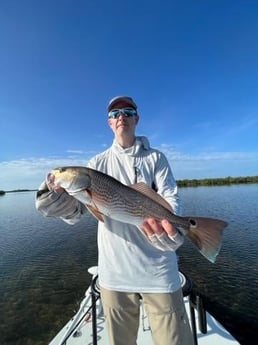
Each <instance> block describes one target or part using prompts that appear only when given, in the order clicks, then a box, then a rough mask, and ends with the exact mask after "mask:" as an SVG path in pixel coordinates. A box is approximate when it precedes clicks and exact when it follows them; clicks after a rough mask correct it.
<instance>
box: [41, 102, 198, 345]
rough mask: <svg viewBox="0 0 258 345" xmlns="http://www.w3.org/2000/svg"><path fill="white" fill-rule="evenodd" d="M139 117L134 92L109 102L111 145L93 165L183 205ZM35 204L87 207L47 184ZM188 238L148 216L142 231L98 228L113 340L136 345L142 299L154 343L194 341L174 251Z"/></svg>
mask: <svg viewBox="0 0 258 345" xmlns="http://www.w3.org/2000/svg"><path fill="white" fill-rule="evenodd" d="M138 121H139V114H138V111H137V105H136V103H135V102H134V100H133V99H132V98H131V97H128V96H117V97H115V98H113V99H112V100H111V101H110V102H109V104H108V123H109V126H110V128H111V129H112V131H113V132H114V142H113V144H112V146H111V147H110V148H109V149H107V150H106V151H104V152H102V153H100V154H98V155H97V156H95V157H93V158H92V159H91V160H90V162H89V164H88V166H89V167H90V168H93V169H96V170H99V171H102V172H104V173H106V174H108V175H111V176H113V177H114V178H116V179H117V180H119V181H120V182H122V183H124V184H126V185H130V184H134V183H137V182H145V183H146V184H148V185H149V186H150V187H152V188H153V189H155V190H156V191H157V193H159V194H160V195H161V196H162V197H163V198H164V199H165V200H166V201H167V202H168V203H169V204H170V205H171V208H172V211H173V212H174V213H177V212H178V210H179V199H178V195H177V186H176V182H175V180H174V177H173V174H172V172H171V169H170V166H169V164H168V161H167V159H166V157H165V156H164V154H162V153H161V152H160V151H158V150H155V149H153V148H151V147H150V145H149V142H148V139H147V138H146V137H138V136H136V135H135V130H136V126H137V123H138ZM36 207H37V208H38V209H39V210H40V211H41V212H43V213H44V214H45V215H48V216H55V217H60V218H62V219H63V220H65V221H66V222H68V223H75V222H77V221H78V220H79V219H80V218H81V216H82V214H83V213H84V212H85V207H84V206H83V205H82V204H80V202H79V201H77V200H76V199H74V198H73V197H72V196H70V195H68V194H67V193H66V192H65V191H64V190H62V189H60V190H58V191H57V192H51V191H47V185H46V183H45V182H44V183H43V185H42V186H41V188H40V190H39V192H38V197H37V201H36ZM182 243H183V236H182V235H181V234H180V233H179V232H178V231H177V229H176V228H174V227H173V225H172V224H170V223H169V222H168V221H166V220H163V221H161V222H160V223H158V222H157V221H156V220H155V219H153V218H149V219H146V220H145V221H144V223H143V224H142V226H141V229H138V228H137V227H135V226H133V225H130V224H125V223H121V222H118V221H115V220H113V219H110V218H109V217H105V222H104V223H100V222H99V225H98V250H99V262H98V266H99V283H100V286H101V298H102V302H103V307H104V312H105V317H106V324H107V327H108V333H109V340H110V345H136V339H137V331H138V326H139V300H140V298H141V299H142V301H143V303H144V306H145V309H146V312H147V315H148V318H149V323H150V327H151V331H152V338H153V342H154V344H155V345H179V344H180V345H192V344H193V339H192V334H191V330H190V326H189V322H188V319H187V315H186V312H185V308H184V303H183V298H182V290H181V286H180V279H179V273H178V266H177V258H176V253H175V250H176V249H177V248H178V247H179V246H180V245H182Z"/></svg>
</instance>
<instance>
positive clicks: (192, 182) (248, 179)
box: [0, 175, 258, 196]
mask: <svg viewBox="0 0 258 345" xmlns="http://www.w3.org/2000/svg"><path fill="white" fill-rule="evenodd" d="M244 183H258V175H257V176H239V177H231V176H228V177H219V178H205V179H184V180H177V185H178V187H199V186H209V187H211V186H225V185H231V184H244ZM36 191H37V189H14V190H6V191H4V190H0V196H1V195H5V194H6V193H18V192H36Z"/></svg>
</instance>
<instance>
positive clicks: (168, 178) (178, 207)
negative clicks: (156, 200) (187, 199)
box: [154, 152, 182, 215]
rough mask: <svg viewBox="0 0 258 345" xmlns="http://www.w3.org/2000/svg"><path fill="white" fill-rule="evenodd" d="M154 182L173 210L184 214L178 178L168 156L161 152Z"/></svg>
mask: <svg viewBox="0 0 258 345" xmlns="http://www.w3.org/2000/svg"><path fill="white" fill-rule="evenodd" d="M154 183H155V187H156V189H157V192H158V193H159V194H160V195H161V196H162V197H163V198H164V199H166V201H167V202H168V203H169V204H170V205H171V207H172V210H173V212H174V213H175V214H178V215H180V214H182V204H181V202H180V198H179V194H178V187H177V183H176V180H175V178H174V176H173V173H172V170H171V167H170V165H169V163H168V160H167V158H166V157H165V155H164V154H163V153H161V152H159V153H158V159H157V162H156V166H155V172H154Z"/></svg>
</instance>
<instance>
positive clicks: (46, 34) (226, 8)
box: [0, 0, 258, 190]
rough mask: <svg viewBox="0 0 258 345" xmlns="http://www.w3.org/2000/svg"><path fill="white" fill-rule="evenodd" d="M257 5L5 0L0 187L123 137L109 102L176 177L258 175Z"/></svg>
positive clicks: (26, 184)
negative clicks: (122, 109) (133, 116)
mask: <svg viewBox="0 0 258 345" xmlns="http://www.w3.org/2000/svg"><path fill="white" fill-rule="evenodd" d="M257 18H258V3H257V1H248V0H242V1H240V0H232V1H227V0H221V1H220V0H214V1H209V0H200V1H186V0H185V1H184V0H181V1H179V0H175V1H173V0H168V1H166V0H164V1H162V0H157V1H153V0H149V1H145V0H143V1H142V0H137V1H136V0H131V1H123V0H120V1H118V0H112V1H106V0H99V1H93V0H91V1H90V0H51V1H50V0H23V1H20V0H11V1H10V0H2V1H0V131H1V135H0V189H4V190H9V189H15V188H37V187H38V185H39V184H40V182H41V181H42V179H44V177H45V175H46V173H47V172H48V171H49V170H51V169H52V168H54V167H56V166H60V165H85V164H86V163H87V160H88V159H89V158H90V157H92V156H93V155H95V154H96V153H98V152H100V151H103V150H104V149H105V148H107V147H108V146H109V145H110V144H111V143H112V141H113V134H112V132H111V130H110V129H109V127H108V125H107V115H106V106H107V103H108V101H109V99H110V98H112V97H114V96H116V95H119V94H127V95H130V96H132V97H133V98H134V99H135V101H136V102H137V104H138V107H139V113H140V123H139V125H138V128H137V134H139V135H147V136H148V137H149V140H150V142H151V145H152V146H153V147H156V148H158V149H160V150H162V151H163V152H164V153H165V154H166V155H167V157H168V159H169V162H170V164H171V167H172V170H173V173H174V175H175V178H176V179H184V178H190V179H191V178H206V177H225V176H246V175H257V174H258V39H257V34H258V20H257Z"/></svg>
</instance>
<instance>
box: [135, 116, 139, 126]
mask: <svg viewBox="0 0 258 345" xmlns="http://www.w3.org/2000/svg"><path fill="white" fill-rule="evenodd" d="M138 122H139V115H138V114H137V115H136V116H135V124H136V125H137V123H138Z"/></svg>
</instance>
